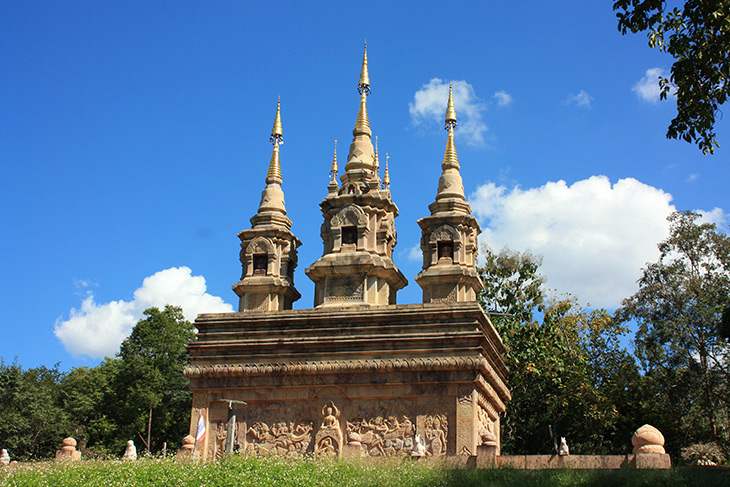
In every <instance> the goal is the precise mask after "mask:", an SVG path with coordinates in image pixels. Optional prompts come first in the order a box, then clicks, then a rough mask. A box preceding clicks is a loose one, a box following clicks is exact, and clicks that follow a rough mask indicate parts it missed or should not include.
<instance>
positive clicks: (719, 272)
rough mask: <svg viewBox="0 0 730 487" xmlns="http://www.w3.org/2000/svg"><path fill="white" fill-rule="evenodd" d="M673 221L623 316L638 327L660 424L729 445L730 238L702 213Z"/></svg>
mask: <svg viewBox="0 0 730 487" xmlns="http://www.w3.org/2000/svg"><path fill="white" fill-rule="evenodd" d="M669 221H670V235H669V237H668V238H667V239H666V240H664V241H663V242H661V243H660V244H659V250H660V256H659V260H658V261H657V262H655V263H651V264H649V265H647V267H646V268H645V269H644V271H643V275H642V277H641V279H640V280H639V290H638V292H636V294H634V295H633V296H631V297H630V298H628V299H626V300H624V302H623V303H622V307H621V308H620V309H619V310H618V311H617V318H618V319H619V320H620V321H628V320H631V319H634V320H636V321H637V322H638V325H639V328H638V331H637V333H636V340H635V348H636V355H637V357H638V359H639V360H640V362H641V365H642V368H643V370H644V372H645V376H646V380H647V381H648V382H649V384H650V386H651V389H652V390H653V392H654V395H653V396H651V397H652V398H653V402H654V407H653V409H655V410H662V411H665V412H667V413H665V414H663V423H664V424H657V426H658V427H659V428H660V429H661V428H662V427H663V428H664V429H665V430H666V431H667V432H668V433H670V435H671V436H674V437H675V438H677V439H679V440H680V441H682V442H683V443H684V444H689V443H692V442H704V441H718V440H719V441H720V442H721V443H722V444H724V445H726V447H727V446H728V440H729V437H728V436H729V432H728V426H729V425H728V408H729V406H730V404H729V401H730V396H729V394H728V382H729V381H730V344H728V341H727V339H726V338H724V337H723V317H724V316H727V315H726V314H725V313H726V310H727V309H728V306H730V238H729V237H728V236H727V235H723V234H721V233H718V232H717V230H716V227H715V225H713V224H709V223H700V215H698V214H697V213H693V212H678V213H673V214H672V215H671V216H670V217H669Z"/></svg>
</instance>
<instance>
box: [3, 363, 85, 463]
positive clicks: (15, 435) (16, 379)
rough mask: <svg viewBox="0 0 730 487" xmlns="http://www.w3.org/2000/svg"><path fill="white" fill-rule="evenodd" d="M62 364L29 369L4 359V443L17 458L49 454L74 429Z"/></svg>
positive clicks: (22, 458)
mask: <svg viewBox="0 0 730 487" xmlns="http://www.w3.org/2000/svg"><path fill="white" fill-rule="evenodd" d="M62 377H63V374H62V373H61V372H60V371H59V370H58V365H56V366H54V367H53V368H48V367H45V366H40V367H35V368H32V369H28V370H25V371H24V370H23V368H22V367H21V366H20V365H19V364H18V363H17V362H13V363H12V364H9V365H8V364H6V363H5V361H4V360H0V417H1V418H2V421H0V444H2V445H3V448H6V449H7V450H8V451H9V453H10V454H11V455H12V456H13V457H14V458H17V459H21V460H29V459H38V458H47V457H50V456H52V455H53V453H54V452H55V450H57V449H59V448H60V446H61V440H63V438H64V437H66V436H68V435H70V434H71V433H72V430H73V428H72V426H71V423H70V421H69V418H68V415H67V413H66V411H65V410H64V409H63V407H62V401H61V387H60V381H61V379H62Z"/></svg>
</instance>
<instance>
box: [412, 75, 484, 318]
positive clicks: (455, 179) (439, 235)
mask: <svg viewBox="0 0 730 487" xmlns="http://www.w3.org/2000/svg"><path fill="white" fill-rule="evenodd" d="M444 128H445V129H446V130H447V131H448V133H449V135H448V138H447V140H446V151H445V153H444V162H443V163H442V164H441V169H442V172H441V177H440V178H439V187H438V192H437V194H436V201H434V202H433V203H431V204H430V205H429V206H428V209H429V210H430V211H431V216H427V217H425V218H421V219H420V220H418V225H420V227H421V250H422V251H423V270H422V271H421V272H420V273H419V274H418V275H417V276H416V282H417V283H418V285H419V286H421V288H422V289H423V302H424V303H453V302H457V301H476V299H477V293H478V292H479V291H480V290H481V289H483V287H484V286H483V284H482V282H481V280H480V279H479V276H478V274H477V271H476V256H477V252H478V249H479V247H478V243H477V236H478V235H479V233H480V232H481V228H479V223H478V222H477V219H476V218H474V217H473V216H471V206H469V203H468V202H467V201H466V197H465V196H464V184H463V183H462V180H461V174H460V173H459V159H458V157H457V156H456V146H455V145H454V129H455V128H456V110H454V96H453V93H452V90H451V84H449V103H448V106H447V107H446V121H445V125H444Z"/></svg>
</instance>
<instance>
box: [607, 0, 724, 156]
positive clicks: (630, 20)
mask: <svg viewBox="0 0 730 487" xmlns="http://www.w3.org/2000/svg"><path fill="white" fill-rule="evenodd" d="M613 9H614V10H616V11H617V14H616V17H617V18H618V29H619V30H620V31H621V33H622V34H626V33H627V32H629V31H631V32H632V33H634V34H635V33H637V32H643V31H647V37H648V38H649V46H651V47H653V48H657V49H660V50H661V51H663V52H667V53H669V54H670V55H671V56H672V57H673V58H674V59H675V61H674V64H673V65H672V70H671V75H670V77H669V79H666V78H660V80H659V84H660V89H661V93H660V96H661V99H662V100H664V99H666V98H667V95H669V94H670V92H671V91H673V90H674V91H676V97H677V115H676V117H674V119H673V120H672V121H671V123H670V124H669V128H668V129H667V138H671V139H682V140H685V141H687V142H690V143H691V142H695V143H697V145H698V147H699V149H700V150H701V151H702V153H703V154H707V153H710V154H712V153H713V152H714V148H715V147H719V144H718V142H717V140H716V138H715V137H716V135H715V130H714V127H715V120H716V117H717V115H718V113H719V106H720V105H722V104H723V103H725V101H727V98H728V94H730V82H729V81H730V49H729V46H730V2H728V1H727V0H687V1H685V2H684V6H683V8H682V9H681V10H680V9H679V8H677V7H674V8H672V9H670V8H669V7H668V5H667V2H666V1H665V0H615V1H614V4H613Z"/></svg>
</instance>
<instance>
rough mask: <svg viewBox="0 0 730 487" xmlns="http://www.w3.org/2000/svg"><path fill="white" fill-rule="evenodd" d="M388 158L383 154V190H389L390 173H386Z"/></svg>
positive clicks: (386, 154)
mask: <svg viewBox="0 0 730 487" xmlns="http://www.w3.org/2000/svg"><path fill="white" fill-rule="evenodd" d="M389 158H390V156H389V155H388V153H387V152H386V153H385V173H384V174H383V189H389V188H390V171H388V159H389Z"/></svg>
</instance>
